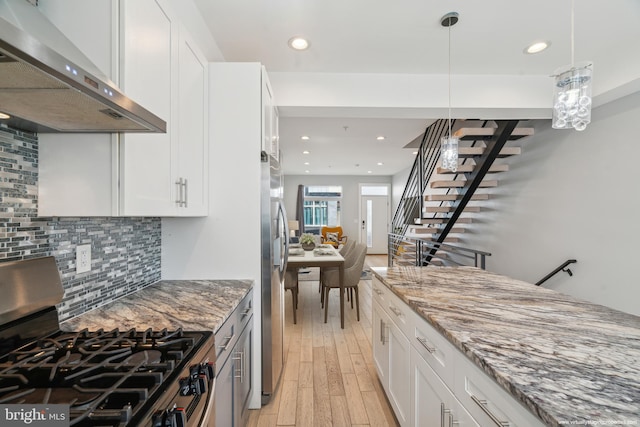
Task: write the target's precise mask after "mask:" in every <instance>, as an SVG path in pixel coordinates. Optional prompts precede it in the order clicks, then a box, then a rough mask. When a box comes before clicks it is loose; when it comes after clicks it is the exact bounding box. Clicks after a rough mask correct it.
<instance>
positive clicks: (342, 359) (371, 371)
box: [248, 255, 398, 427]
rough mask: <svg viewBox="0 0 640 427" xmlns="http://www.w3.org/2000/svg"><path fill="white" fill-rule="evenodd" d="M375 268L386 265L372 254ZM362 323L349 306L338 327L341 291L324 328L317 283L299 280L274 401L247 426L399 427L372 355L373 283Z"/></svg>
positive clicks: (365, 287) (364, 285) (334, 294)
mask: <svg viewBox="0 0 640 427" xmlns="http://www.w3.org/2000/svg"><path fill="white" fill-rule="evenodd" d="M365 263H366V264H367V265H369V266H371V267H376V266H385V265H387V256H386V255H369V256H367V258H366V261H365ZM358 286H359V290H360V321H359V322H358V321H357V320H356V310H355V306H354V308H353V310H352V309H351V306H350V305H349V304H348V303H346V302H345V328H344V329H341V328H340V310H339V299H338V298H339V295H338V291H336V290H332V291H331V292H330V297H329V319H328V322H327V323H324V311H323V310H322V309H321V308H320V294H319V293H318V281H317V280H305V281H300V294H299V302H298V312H297V314H298V323H297V324H296V325H294V324H293V317H292V311H291V292H287V294H286V297H285V340H284V350H285V366H284V372H283V375H282V378H281V379H280V384H279V386H278V389H277V390H276V393H275V395H274V396H273V397H272V399H271V401H270V402H269V403H268V404H267V405H265V406H263V407H262V408H261V409H259V410H251V411H250V415H249V421H248V426H249V427H267V426H327V427H333V426H397V425H398V423H397V421H396V419H395V417H394V415H393V411H392V410H391V407H390V406H389V402H388V401H387V398H386V396H385V394H384V391H383V390H382V386H381V385H380V381H379V380H378V376H377V374H376V368H375V366H374V364H373V358H372V352H371V280H361V281H360V284H359V285H358Z"/></svg>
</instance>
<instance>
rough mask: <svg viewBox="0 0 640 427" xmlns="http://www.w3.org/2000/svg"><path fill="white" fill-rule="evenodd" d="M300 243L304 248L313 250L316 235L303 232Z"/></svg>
mask: <svg viewBox="0 0 640 427" xmlns="http://www.w3.org/2000/svg"><path fill="white" fill-rule="evenodd" d="M300 243H301V244H302V249H304V250H305V251H311V250H313V248H315V247H316V236H314V235H313V234H311V233H303V234H302V236H300Z"/></svg>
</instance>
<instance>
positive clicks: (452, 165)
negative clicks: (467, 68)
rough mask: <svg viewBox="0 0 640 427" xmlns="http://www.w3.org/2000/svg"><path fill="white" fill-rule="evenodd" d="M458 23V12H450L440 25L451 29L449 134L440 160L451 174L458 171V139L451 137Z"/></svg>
mask: <svg viewBox="0 0 640 427" xmlns="http://www.w3.org/2000/svg"><path fill="white" fill-rule="evenodd" d="M457 22H458V13H457V12H449V13H447V14H446V15H444V16H443V17H442V18H441V19H440V25H442V26H443V27H447V28H448V29H449V72H448V74H449V84H448V86H449V133H448V135H447V136H446V137H442V138H441V139H440V158H441V159H442V167H443V168H444V169H449V170H450V171H451V172H456V171H457V170H458V138H456V137H454V136H452V135H451V27H452V26H454V25H456V23H457Z"/></svg>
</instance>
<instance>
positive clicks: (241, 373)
mask: <svg viewBox="0 0 640 427" xmlns="http://www.w3.org/2000/svg"><path fill="white" fill-rule="evenodd" d="M233 360H235V361H238V362H240V367H239V368H238V372H239V375H235V376H234V377H235V378H240V382H241V383H242V382H244V351H238V352H236V354H235V356H233Z"/></svg>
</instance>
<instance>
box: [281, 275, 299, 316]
mask: <svg viewBox="0 0 640 427" xmlns="http://www.w3.org/2000/svg"><path fill="white" fill-rule="evenodd" d="M284 290H285V291H287V290H290V291H291V305H292V306H293V324H294V325H295V324H296V323H297V319H296V310H297V309H298V291H299V288H298V270H293V271H292V270H287V271H286V272H285V274H284Z"/></svg>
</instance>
